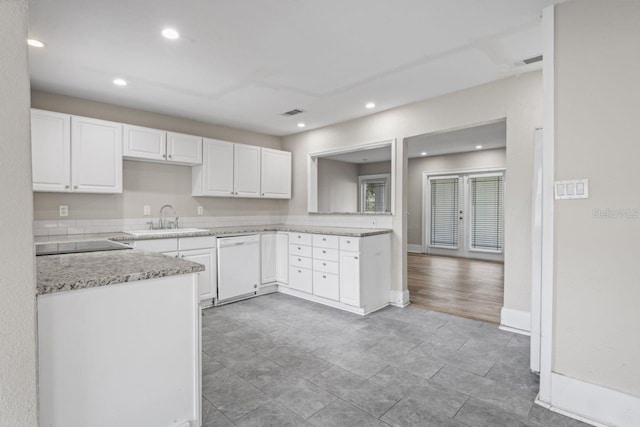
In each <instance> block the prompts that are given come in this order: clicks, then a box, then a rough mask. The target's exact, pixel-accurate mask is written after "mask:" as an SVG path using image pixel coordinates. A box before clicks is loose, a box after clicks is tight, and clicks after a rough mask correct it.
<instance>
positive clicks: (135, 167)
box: [31, 91, 286, 220]
mask: <svg viewBox="0 0 640 427" xmlns="http://www.w3.org/2000/svg"><path fill="white" fill-rule="evenodd" d="M31 104H32V107H34V108H41V109H43V110H51V111H59V112H62V113H69V114H76V115H81V116H87V117H95V118H98V119H104V120H113V121H116V122H122V123H130V124H134V125H139V126H148V127H153V128H158V129H165V130H170V131H175V132H183V133H190V134H194V135H201V136H205V137H210V138H217V139H223V140H227V141H232V142H240V143H244V144H251V145H259V146H263V147H270V148H276V149H280V146H281V140H280V138H279V137H276V136H270V135H264V134H258V133H254V132H249V131H245V130H240V129H233V128H229V127H225V126H218V125H213V124H207V123H202V122H196V121H193V120H187V119H182V118H177V117H171V116H165V115H162V114H156V113H150V112H147V111H142V110H135V109H131V108H123V107H118V106H115V105H110V104H104V103H100V102H94V101H88V100H84V99H79V98H73V97H68V96H64V95H57V94H51V93H47V92H41V91H33V92H32V94H31ZM123 189H124V192H123V194H107V195H97V194H93V195H89V194H65V193H35V194H34V206H35V219H36V220H53V219H60V217H59V216H58V206H59V205H67V206H69V217H68V218H64V219H103V218H141V217H143V206H144V205H151V212H152V217H155V216H157V212H158V211H159V209H160V207H161V206H162V205H164V204H166V203H169V204H171V205H173V206H174V207H175V208H176V211H177V213H178V215H180V216H196V214H197V207H198V206H199V205H200V206H203V207H204V214H205V215H207V216H233V215H279V214H281V213H282V211H283V209H284V206H285V204H286V201H282V200H267V199H264V200H256V199H234V198H220V197H197V198H194V197H191V168H190V167H188V166H173V165H162V164H154V163H144V162H135V161H125V162H124V168H123Z"/></svg>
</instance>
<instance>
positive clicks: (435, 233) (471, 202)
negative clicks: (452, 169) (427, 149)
mask: <svg viewBox="0 0 640 427" xmlns="http://www.w3.org/2000/svg"><path fill="white" fill-rule="evenodd" d="M425 193H426V194H425V221H424V222H425V234H426V236H425V237H426V240H425V241H426V242H427V244H426V245H425V246H426V248H425V249H426V252H427V253H430V254H434V255H448V256H458V257H465V258H479V259H489V260H496V261H502V260H503V259H504V255H503V242H504V173H503V172H502V171H499V172H491V173H487V172H483V173H465V174H455V175H453V174H452V175H438V176H429V177H428V179H427V181H426V185H425Z"/></svg>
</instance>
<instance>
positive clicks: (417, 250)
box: [407, 245, 422, 254]
mask: <svg viewBox="0 0 640 427" xmlns="http://www.w3.org/2000/svg"><path fill="white" fill-rule="evenodd" d="M407 252H411V253H415V254H421V253H422V245H407Z"/></svg>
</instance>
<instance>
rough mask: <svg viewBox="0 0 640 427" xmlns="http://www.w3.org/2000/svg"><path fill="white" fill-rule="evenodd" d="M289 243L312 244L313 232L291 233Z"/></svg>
mask: <svg viewBox="0 0 640 427" xmlns="http://www.w3.org/2000/svg"><path fill="white" fill-rule="evenodd" d="M289 243H291V244H292V245H306V246H311V234H306V233H289Z"/></svg>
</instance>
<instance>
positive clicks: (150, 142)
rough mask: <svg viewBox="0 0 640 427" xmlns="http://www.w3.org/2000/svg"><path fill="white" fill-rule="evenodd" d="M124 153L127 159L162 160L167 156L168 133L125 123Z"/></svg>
mask: <svg viewBox="0 0 640 427" xmlns="http://www.w3.org/2000/svg"><path fill="white" fill-rule="evenodd" d="M123 129H124V140H123V143H122V154H123V156H124V158H125V159H131V160H149V161H158V162H162V161H164V160H166V158H167V133H166V132H165V131H163V130H159V129H152V128H145V127H142V126H133V125H124V128H123Z"/></svg>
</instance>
